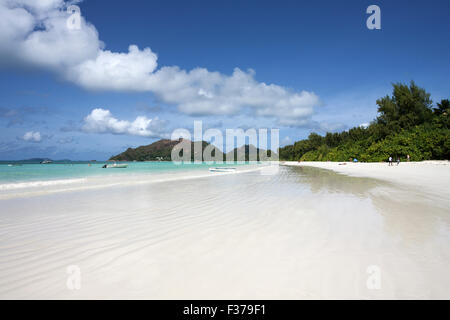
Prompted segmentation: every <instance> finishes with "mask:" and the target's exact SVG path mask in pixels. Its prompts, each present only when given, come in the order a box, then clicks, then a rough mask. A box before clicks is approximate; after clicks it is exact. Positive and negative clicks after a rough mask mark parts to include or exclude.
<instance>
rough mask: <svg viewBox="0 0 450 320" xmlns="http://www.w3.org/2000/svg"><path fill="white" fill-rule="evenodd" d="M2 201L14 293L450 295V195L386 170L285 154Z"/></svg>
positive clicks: (2, 282) (1, 259)
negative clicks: (190, 174) (203, 171)
mask: <svg viewBox="0 0 450 320" xmlns="http://www.w3.org/2000/svg"><path fill="white" fill-rule="evenodd" d="M0 206H1V212H2V214H1V215H0V239H1V241H0V298H145V299H163V298H167V299H221V298H224V299H241V298H245V299H264V298H265V299H281V298H284V299H304V298H327V299H340V298H363V299H371V298H387V299H390V298H425V299H426V298H447V299H448V298H450V290H449V288H450V271H449V270H450V268H449V266H450V250H449V249H450V241H449V240H450V219H449V212H448V209H447V203H439V202H437V201H435V200H434V199H431V198H429V197H428V195H426V194H420V193H418V192H417V191H416V190H409V189H402V188H399V187H397V186H394V185H390V184H387V183H384V182H381V181H377V180H372V179H363V178H352V177H346V176H343V175H338V174H335V173H332V172H330V171H326V170H320V169H314V168H288V167H280V171H279V172H278V173H277V174H274V175H262V174H260V172H259V171H248V172H244V173H238V174H231V175H211V176H208V177H200V178H196V179H184V180H177V181H167V182H159V183H148V184H145V183H144V184H140V185H126V186H123V185H118V186H114V187H108V188H100V189H95V191H92V190H82V189H81V190H79V191H71V192H62V193H55V194H48V195H41V196H34V197H27V198H21V199H10V200H0ZM70 265H75V266H77V267H78V268H79V270H80V272H81V274H80V279H81V282H80V284H81V287H80V289H79V290H70V289H68V287H67V281H68V279H69V280H70V279H71V278H70V276H69V275H68V273H67V270H66V269H67V267H68V266H70ZM374 267H375V269H374ZM373 270H375V271H376V272H375V273H376V274H374V273H372V274H369V273H368V271H373ZM374 276H375V278H374ZM368 281H369V282H370V283H369V286H368V284H367V282H368ZM373 281H375V282H373ZM371 283H376V284H379V286H378V285H375V287H374V285H373V284H372V285H371Z"/></svg>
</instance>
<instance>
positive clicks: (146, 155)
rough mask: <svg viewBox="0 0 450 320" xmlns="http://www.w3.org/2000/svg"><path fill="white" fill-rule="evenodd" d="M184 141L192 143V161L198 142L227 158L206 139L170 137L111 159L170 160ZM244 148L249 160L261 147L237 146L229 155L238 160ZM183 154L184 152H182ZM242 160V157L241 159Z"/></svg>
mask: <svg viewBox="0 0 450 320" xmlns="http://www.w3.org/2000/svg"><path fill="white" fill-rule="evenodd" d="M182 141H184V142H185V143H189V144H190V145H191V161H193V160H194V146H195V145H197V144H200V143H201V144H202V147H201V149H202V153H203V152H204V150H205V148H207V147H208V146H210V148H212V152H211V153H212V156H216V155H217V157H218V158H219V159H223V160H226V155H225V154H223V153H222V151H221V150H220V149H218V148H217V147H215V146H212V145H211V144H210V143H208V142H205V141H196V142H192V141H190V140H183V139H180V140H169V139H162V140H159V141H156V142H154V143H152V144H149V145H147V146H140V147H137V148H128V149H127V150H126V151H124V152H122V153H120V154H118V155H115V156H113V157H111V158H110V160H116V161H135V160H136V161H158V160H164V161H170V160H172V159H171V155H172V149H173V147H175V146H176V145H178V144H179V143H180V142H182ZM242 149H244V152H245V160H246V161H248V160H249V155H250V151H251V152H256V154H259V149H258V148H256V147H255V146H253V145H245V146H242V147H240V148H235V149H234V150H232V151H230V152H229V153H228V155H230V154H231V155H233V159H234V160H237V153H238V150H242ZM263 152H264V154H266V152H265V150H263ZM180 155H182V153H181V154H180ZM268 155H269V156H270V151H268ZM239 160H240V159H239ZM258 160H267V156H265V157H263V158H262V159H259V156H258Z"/></svg>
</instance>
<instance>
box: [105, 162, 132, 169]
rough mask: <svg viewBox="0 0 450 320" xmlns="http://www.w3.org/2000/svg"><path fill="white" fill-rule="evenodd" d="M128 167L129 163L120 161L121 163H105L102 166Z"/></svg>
mask: <svg viewBox="0 0 450 320" xmlns="http://www.w3.org/2000/svg"><path fill="white" fill-rule="evenodd" d="M127 167H128V164H126V163H119V164H117V163H112V164H105V165H104V166H103V167H102V168H117V169H119V168H127Z"/></svg>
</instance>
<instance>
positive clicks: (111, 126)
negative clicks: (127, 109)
mask: <svg viewBox="0 0 450 320" xmlns="http://www.w3.org/2000/svg"><path fill="white" fill-rule="evenodd" d="M82 131H84V132H88V133H113V134H128V135H133V136H142V137H165V136H166V134H165V133H164V121H161V120H159V119H158V118H154V119H149V118H147V117H145V116H139V117H137V118H136V119H135V120H134V121H127V120H119V119H117V118H115V117H113V115H112V114H111V112H110V111H109V110H106V109H102V108H97V109H93V110H92V111H91V113H90V114H89V115H87V116H86V117H85V118H84V123H83V126H82Z"/></svg>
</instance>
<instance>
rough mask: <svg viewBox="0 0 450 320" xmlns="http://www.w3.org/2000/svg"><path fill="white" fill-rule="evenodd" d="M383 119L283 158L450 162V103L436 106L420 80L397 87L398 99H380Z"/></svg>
mask: <svg viewBox="0 0 450 320" xmlns="http://www.w3.org/2000/svg"><path fill="white" fill-rule="evenodd" d="M376 103H377V105H378V117H377V118H376V119H374V120H373V121H372V122H371V123H370V125H369V126H367V127H354V128H351V129H349V130H347V131H343V132H340V133H331V132H327V133H326V134H325V135H324V136H321V135H319V134H317V133H314V132H313V133H311V134H310V135H309V136H308V138H307V139H305V140H301V141H297V142H295V143H294V144H293V145H288V146H285V147H284V148H280V153H279V155H280V160H289V161H349V160H353V159H358V161H367V162H373V161H376V162H378V161H386V160H387V159H388V158H389V156H392V157H394V158H395V159H397V158H400V159H401V160H405V159H406V157H407V156H408V155H409V156H410V159H411V161H420V160H429V159H450V141H449V140H450V139H449V137H450V129H449V112H450V101H449V100H448V99H444V100H441V101H440V102H439V103H437V104H436V106H434V107H433V102H432V100H431V98H430V94H429V93H427V92H426V91H425V90H424V89H423V88H420V87H418V86H417V85H416V84H415V83H414V81H412V82H411V83H410V84H409V85H407V84H402V83H396V84H393V92H392V96H389V95H387V96H385V97H383V98H380V99H378V100H377V102H376Z"/></svg>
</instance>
